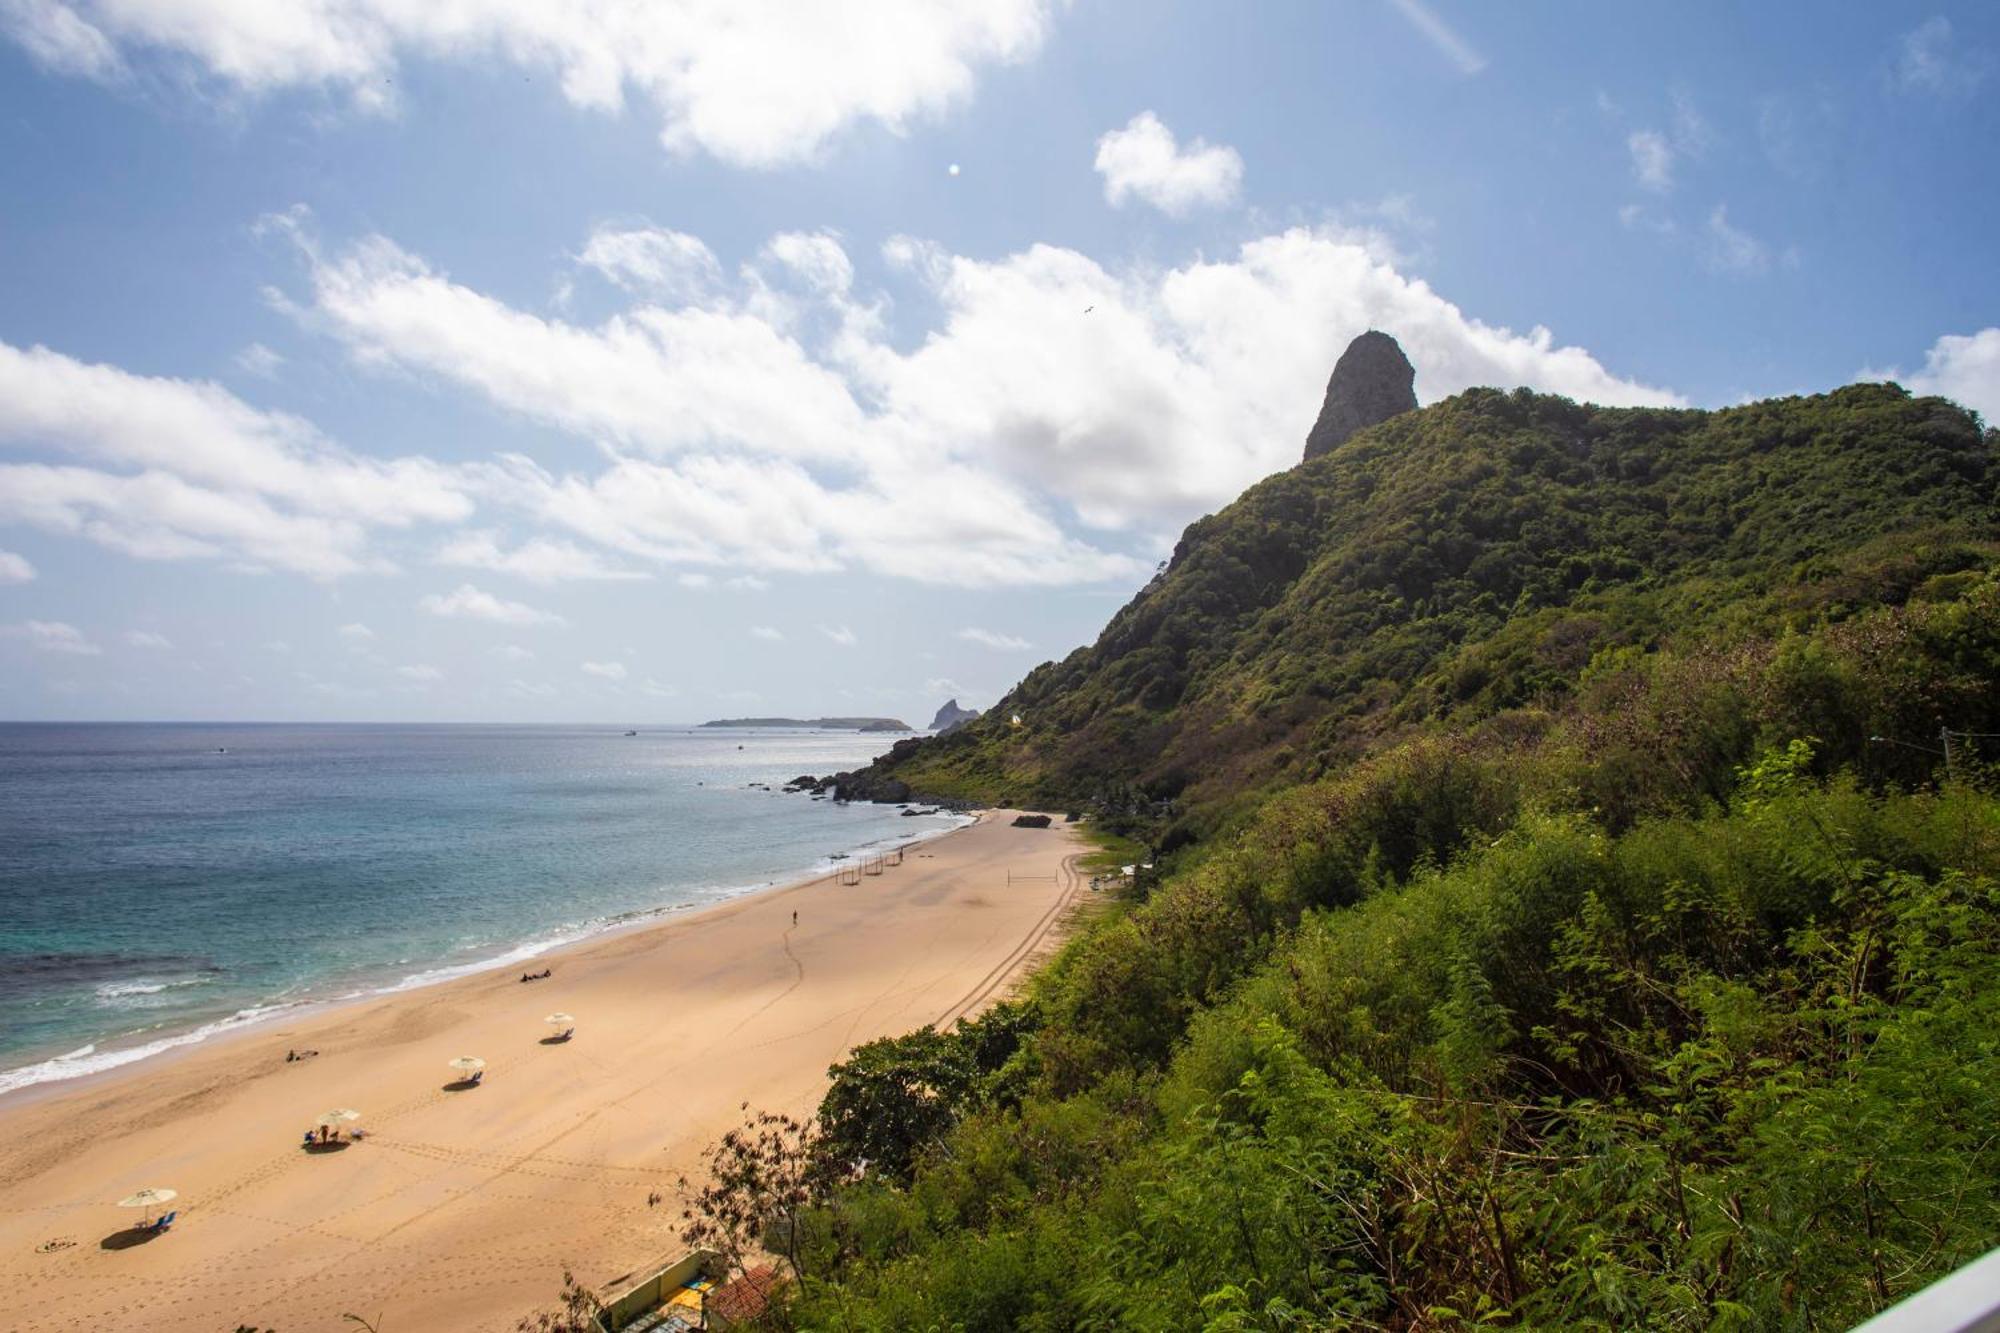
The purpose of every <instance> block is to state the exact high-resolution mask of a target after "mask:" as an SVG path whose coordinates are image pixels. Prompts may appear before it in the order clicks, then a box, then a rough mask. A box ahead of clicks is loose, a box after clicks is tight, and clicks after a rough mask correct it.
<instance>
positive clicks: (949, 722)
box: [931, 699, 979, 731]
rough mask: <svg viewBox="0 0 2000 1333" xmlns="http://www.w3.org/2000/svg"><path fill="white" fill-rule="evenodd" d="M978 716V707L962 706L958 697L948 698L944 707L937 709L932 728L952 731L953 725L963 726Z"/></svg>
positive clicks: (932, 720) (933, 729)
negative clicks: (959, 704)
mask: <svg viewBox="0 0 2000 1333" xmlns="http://www.w3.org/2000/svg"><path fill="white" fill-rule="evenodd" d="M978 716H979V710H978V709H977V708H960V707H959V706H958V700H957V699H947V700H945V701H944V707H942V708H940V709H938V710H937V716H936V717H934V718H932V719H931V730H932V731H950V730H951V729H952V728H953V727H956V726H962V725H963V724H965V723H967V722H970V721H972V719H973V718H975V717H978Z"/></svg>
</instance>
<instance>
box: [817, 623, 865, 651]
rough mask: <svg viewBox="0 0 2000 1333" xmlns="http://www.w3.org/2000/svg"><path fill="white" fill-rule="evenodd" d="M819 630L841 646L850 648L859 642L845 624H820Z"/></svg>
mask: <svg viewBox="0 0 2000 1333" xmlns="http://www.w3.org/2000/svg"><path fill="white" fill-rule="evenodd" d="M819 632H820V633H821V634H824V635H825V636H826V637H827V638H828V639H831V640H832V641H833V642H835V643H837V644H839V645H840V646H841V647H843V648H852V647H853V646H854V645H855V644H856V643H857V642H859V640H858V639H857V638H856V637H855V634H854V631H853V630H851V629H849V628H848V627H847V626H845V625H821V626H820V627H819Z"/></svg>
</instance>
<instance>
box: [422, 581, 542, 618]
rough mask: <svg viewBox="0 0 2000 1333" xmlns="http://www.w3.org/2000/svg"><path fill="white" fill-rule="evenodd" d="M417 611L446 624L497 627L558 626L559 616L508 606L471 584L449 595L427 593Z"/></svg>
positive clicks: (518, 605)
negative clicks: (480, 622) (471, 622)
mask: <svg viewBox="0 0 2000 1333" xmlns="http://www.w3.org/2000/svg"><path fill="white" fill-rule="evenodd" d="M417 609H418V610H420V611H428V612H430V613H431V614H432V615H434V616H443V617H445V618H446V619H448V620H490V621H492V622H493V623H494V624H496V625H560V624H562V623H563V619H562V617H561V616H559V615H556V614H555V613H554V612H551V611H542V610H538V609H536V608H535V607H532V606H529V605H527V604H526V603H524V602H510V601H508V600H506V599H505V598H503V597H495V596H494V595H493V594H492V593H490V592H482V591H480V590H479V589H478V588H476V587H474V586H473V585H472V584H470V583H461V584H459V585H458V587H456V588H454V589H453V590H452V591H450V592H448V593H436V592H434V593H427V594H426V595H424V596H423V597H420V598H418V599H417Z"/></svg>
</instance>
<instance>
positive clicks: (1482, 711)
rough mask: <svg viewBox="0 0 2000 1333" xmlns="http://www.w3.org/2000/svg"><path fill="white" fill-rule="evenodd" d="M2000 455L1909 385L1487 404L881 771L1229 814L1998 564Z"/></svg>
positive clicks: (1302, 489)
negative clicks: (1724, 396)
mask: <svg viewBox="0 0 2000 1333" xmlns="http://www.w3.org/2000/svg"><path fill="white" fill-rule="evenodd" d="M1996 441H2000V432H1996V431H1994V430H1991V429H1988V430H1985V431H1983V432H1982V429H1981V426H1980V423H1979V421H1978V419H1977V418H1976V417H1975V416H1973V415H1972V414H1971V413H1969V412H1967V411H1965V410H1964V409H1963V408H1960V407H1958V406H1957V405H1955V404H1953V403H1951V402H1948V401H1946V400H1944V399H1940V398H1917V397H1912V396H1911V395H1910V394H1909V393H1907V392H1906V391H1904V390H1903V389H1901V388H1899V387H1898V386H1896V385H1893V384H1855V385H1850V386H1848V387H1846V388H1843V389H1840V390H1837V391H1835V392H1833V393H1828V394H1821V395H1816V396H1812V397H1795V398H1780V399H1771V400H1767V401H1763V402H1757V403H1751V404H1748V405H1745V406H1742V407H1734V408H1727V409H1723V410H1720V411H1695V410H1659V409H1633V408H1604V407H1594V406H1589V405H1585V404H1579V403H1575V402H1571V401H1569V400H1568V399H1565V398H1559V397H1551V396H1549V395H1545V394H1537V393H1532V392H1529V391H1528V390H1525V389H1522V390H1516V391H1514V392H1511V393H1508V392H1501V391H1498V390H1494V389H1474V390H1470V391H1468V392H1466V393H1462V394H1459V395H1458V396H1456V397H1453V398H1450V399H1447V400H1445V401H1443V402H1440V403H1437V404H1434V405H1432V406H1430V407H1427V408H1423V409H1421V410H1418V411H1414V412H1407V413H1404V414H1402V415H1400V416H1397V417H1395V418H1393V419H1391V420H1388V421H1386V422H1383V423H1381V424H1378V425H1375V426H1373V427H1371V428H1368V429H1365V430H1362V431H1360V432H1359V433H1357V434H1355V435H1354V436H1353V437H1352V438H1350V439H1348V440H1346V441H1345V442H1344V443H1342V444H1340V445H1339V446H1338V447H1336V448H1334V449H1333V450H1332V451H1331V452H1328V453H1326V454H1324V455H1322V456H1319V457H1316V458H1310V459H1308V460H1306V461H1305V462H1303V463H1301V464H1299V465H1298V466H1296V467H1294V468H1292V469H1290V470H1289V471H1286V472H1283V473H1280V474H1278V475H1276V476H1273V477H1270V478H1268V479H1267V480H1265V481H1263V482H1261V483H1259V484H1258V485H1256V486H1254V487H1252V488H1251V489H1250V490H1248V491H1247V492H1245V493H1244V495H1243V496H1242V497H1241V498H1240V499H1238V500H1237V501H1236V502H1235V503H1234V504H1232V505H1230V506H1229V507H1228V508H1226V509H1224V510H1222V511H1221V512H1220V513H1217V514H1214V515H1211V516H1209V517H1207V518H1204V519H1201V520H1200V521H1198V522H1196V523H1195V524H1193V525H1192V526H1190V527H1189V528H1188V530H1187V532H1186V533H1185V535H1184V536H1183V537H1182V539H1181V541H1180V544H1179V545H1178V546H1177V547H1176V549H1175V551H1174V555H1173V559H1172V560H1171V561H1170V562H1168V564H1167V565H1166V566H1165V567H1164V568H1163V570H1162V571H1161V572H1160V574H1159V575H1158V576H1157V577H1156V578H1155V579H1154V580H1153V581H1152V582H1151V583H1150V584H1149V585H1148V586H1147V587H1146V588H1144V589H1143V590H1141V591H1140V593H1139V594H1138V595H1137V596H1136V597H1134V598H1133V599H1132V601H1131V602H1130V603H1129V604H1128V605H1126V606H1125V608H1124V609H1123V610H1121V611H1120V612H1119V613H1118V614H1117V615H1116V616H1114V617H1113V618H1112V620H1111V622H1110V624H1109V625H1108V626H1106V628H1105V630H1104V632H1103V633H1102V635H1100V636H1099V638H1098V640H1097V642H1096V643H1095V644H1093V645H1091V646H1089V647H1087V648H1082V649H1079V650H1077V651H1076V652H1074V653H1072V654H1071V655H1070V656H1069V657H1068V658H1066V659H1064V660H1063V661H1061V662H1053V663H1047V664H1044V665H1042V666H1041V667H1038V668H1037V669H1036V670H1034V671H1033V672H1032V673H1030V674H1029V676H1028V677H1027V678H1026V679H1025V680H1023V681H1022V682H1021V683H1020V684H1019V685H1018V686H1016V687H1015V688H1014V690H1013V691H1012V692H1011V693H1009V694H1008V695H1007V696H1006V697H1005V698H1004V699H1002V700H1001V701H1000V702H999V703H998V705H996V706H995V707H993V708H992V709H989V710H988V711H987V713H986V714H985V716H983V717H982V718H980V719H979V720H977V721H975V722H972V723H970V724H968V725H966V726H964V727H961V728H959V729H958V730H956V731H954V732H953V733H951V734H950V735H948V736H942V737H938V738H935V739H930V740H926V741H923V742H921V743H916V742H910V743H905V744H904V745H901V746H898V747H897V748H896V750H895V751H894V752H893V753H892V755H890V756H886V757H885V758H884V759H883V760H882V761H879V762H878V763H877V764H876V765H875V766H874V768H873V769H872V770H869V771H868V772H867V773H866V774H864V781H866V780H867V778H870V777H894V778H897V779H901V780H903V781H906V782H908V783H909V784H910V785H911V786H912V787H914V788H915V789H916V790H918V791H919V792H924V793H930V794H938V795H955V796H970V797H976V798H985V799H997V798H1005V799H1008V800H1012V801H1026V802H1041V803H1044V804H1062V803H1069V804H1090V803H1092V802H1096V803H1098V804H1100V805H1103V804H1107V803H1111V804H1115V803H1117V802H1119V801H1121V800H1122V801H1125V802H1127V803H1130V802H1132V801H1135V800H1160V799H1163V798H1178V799H1179V800H1180V802H1181V804H1182V805H1183V806H1184V807H1187V808H1200V807H1203V806H1209V807H1213V806H1214V805H1215V804H1216V803H1217V802H1219V801H1221V800H1224V799H1234V798H1238V797H1240V796H1242V795H1243V794H1244V793H1248V792H1254V791H1257V790H1260V789H1268V788H1270V787H1272V786H1275V785H1280V783H1281V782H1283V781H1292V780H1301V779H1309V778H1312V777H1316V776H1318V775H1320V774H1322V773H1325V772H1329V771H1334V770H1335V769H1337V768H1338V767H1339V766H1340V765H1342V764H1343V763H1345V762H1346V761H1349V760H1352V759H1354V758H1356V757H1358V756H1360V755H1362V754H1365V753H1369V752H1371V751H1374V750H1376V749H1379V748H1380V747H1381V746H1382V745H1383V744H1384V743H1385V742H1388V741H1391V740H1393V739H1395V738H1396V737H1397V736H1399V735H1402V734H1406V733H1408V731H1409V730H1410V729H1411V728H1412V727H1414V726H1417V725H1419V724H1422V723H1425V722H1426V721H1429V720H1435V719H1440V718H1451V719H1453V720H1455V721H1457V722H1460V723H1467V722H1471V721H1474V720H1476V719H1478V718H1482V717H1490V716H1492V715H1494V714H1496V713H1499V712H1501V711H1502V710H1507V709H1511V708H1515V707H1518V706H1520V705H1522V704H1524V703H1528V702H1530V701H1541V702H1546V701H1548V700H1550V699H1552V698H1557V697H1560V696H1561V695H1563V694H1564V693H1565V692H1567V691H1570V690H1573V689H1574V688H1575V687H1576V685H1577V683H1578V682H1579V680H1580V678H1581V677H1583V676H1584V675H1585V673H1586V671H1587V669H1588V668H1589V666H1590V664H1591V663H1592V661H1593V660H1594V659H1596V658H1598V657H1599V655H1600V654H1604V653H1607V652H1609V651H1613V650H1616V649H1619V648H1626V647H1629V648H1636V649H1652V648H1657V647H1661V646H1666V645H1671V644H1674V643H1682V644H1686V643H1692V642H1702V641H1715V640H1716V639H1717V638H1721V639H1725V640H1728V639H1745V638H1751V637H1764V638H1768V637H1770V636H1771V635H1773V634H1776V633H1778V632H1781V631H1782V630H1783V629H1784V628H1785V627H1786V626H1787V625H1805V624H1808V623H1824V622H1826V621H1828V620H1838V619H1840V618H1841V617H1843V616H1844V615H1846V614H1848V613H1849V612H1851V611H1852V610H1855V609H1858V608H1860V607H1863V606H1868V605H1878V604H1884V603H1887V604H1900V603H1902V602H1903V601H1905V600H1906V599H1908V598H1910V597H1912V596H1922V595H1925V594H1924V589H1925V588H1926V585H1927V583H1933V582H1935V581H1936V580H1938V579H1940V578H1944V579H1948V578H1950V576H1952V575H1953V574H1955V573H1957V572H1959V571H1962V570H1966V569H1970V568H1973V567H1975V566H1981V565H1984V564H1985V563H1986V561H1987V560H1988V558H1990V555H1991V553H1992V551H1993V549H1994V548H1993V542H1994V540H1995V538H1996V537H2000V521H1996V509H1995V502H1996V487H1997V486H2000V461H1996V455H1997V454H2000V445H1996ZM1017 717H1018V719H1019V721H1018V723H1017V722H1016V721H1015V720H1014V719H1015V718H1017ZM1135 787H1136V790H1135Z"/></svg>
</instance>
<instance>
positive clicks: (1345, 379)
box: [1306, 329, 1417, 458]
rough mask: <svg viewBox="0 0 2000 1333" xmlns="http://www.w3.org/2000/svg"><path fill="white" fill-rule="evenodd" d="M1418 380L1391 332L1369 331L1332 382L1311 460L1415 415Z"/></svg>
mask: <svg viewBox="0 0 2000 1333" xmlns="http://www.w3.org/2000/svg"><path fill="white" fill-rule="evenodd" d="M1416 380H1417V372H1416V368H1415V367H1413V366H1412V365H1411V364H1410V358H1408V357H1407V356H1404V355H1403V349H1402V348H1401V347H1400V346H1398V345H1397V343H1396V340H1395V339H1394V338H1391V337H1390V336H1389V335H1388V334H1386V333H1382V332H1380V331H1378V330H1376V329H1370V330H1368V332H1366V333H1364V334H1362V335H1361V336H1360V337H1359V338H1356V339H1355V340H1354V341H1353V342H1351V343H1349V344H1347V350H1346V351H1344V352H1342V353H1341V354H1340V360H1339V361H1338V362H1336V363H1335V364H1334V367H1333V378H1332V379H1330V380H1328V381H1327V384H1326V402H1325V403H1323V404H1322V405H1321V406H1320V409H1319V420H1318V421H1315V422H1314V423H1313V428H1312V434H1310V435H1308V436H1306V457H1307V458H1318V457H1319V456H1320V455H1321V454H1323V453H1326V452H1328V451H1330V450H1332V449H1335V448H1337V447H1338V446H1340V445H1341V444H1343V443H1345V442H1346V440H1347V437H1348V436H1350V435H1352V434H1354V432H1356V431H1358V430H1362V429H1364V428H1366V427H1369V426H1372V425H1374V424H1375V423H1376V422H1378V421H1387V420H1388V419H1389V418H1390V417H1393V416H1399V415H1401V414H1402V413H1404V412H1410V411H1414V410H1415V409H1416V406H1417V391H1416V388H1415V385H1416Z"/></svg>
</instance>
